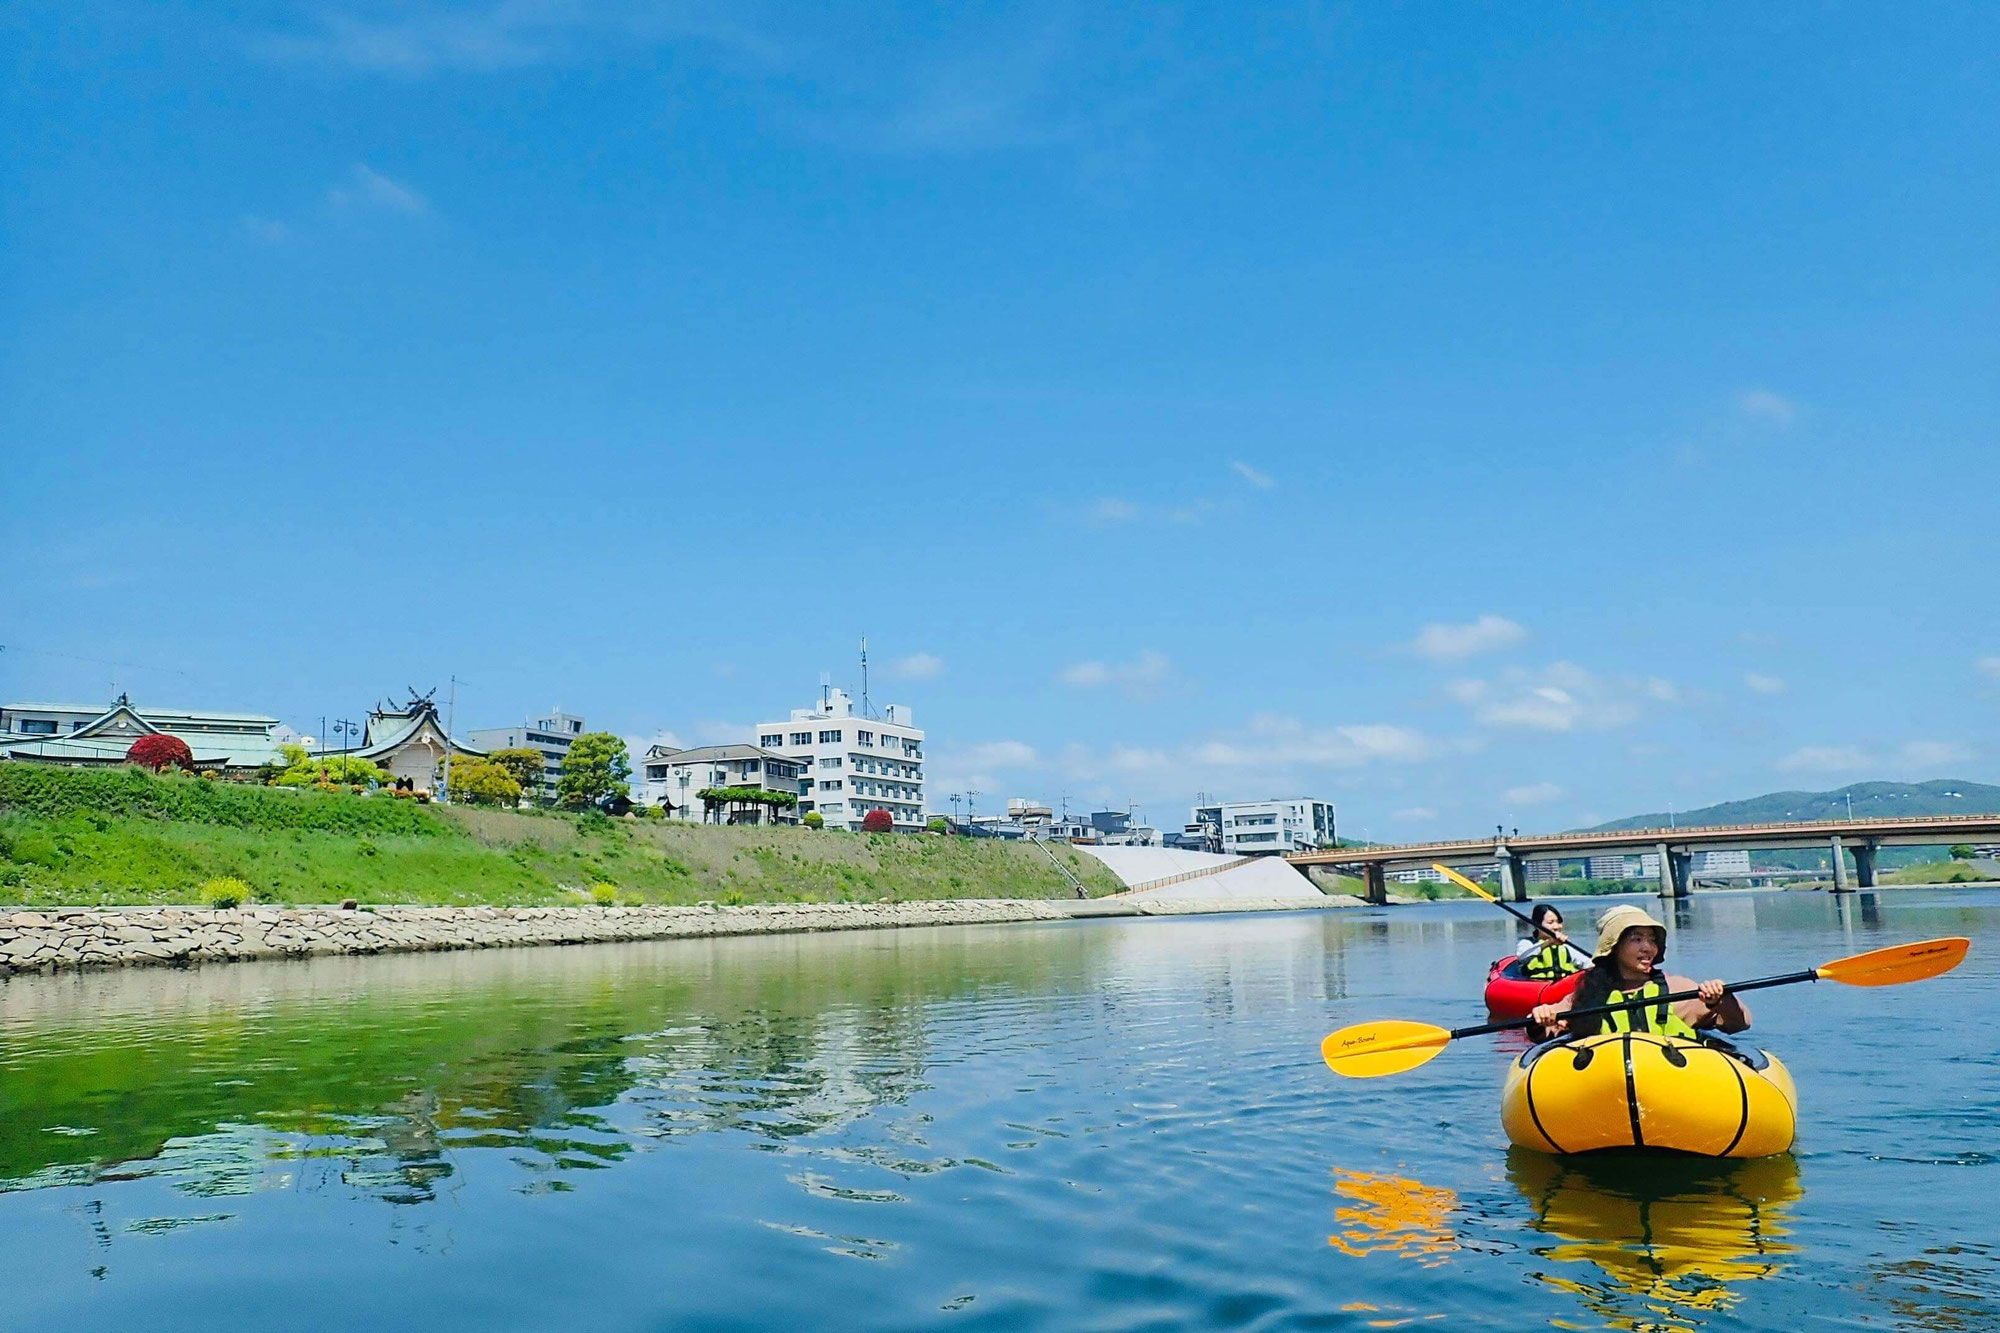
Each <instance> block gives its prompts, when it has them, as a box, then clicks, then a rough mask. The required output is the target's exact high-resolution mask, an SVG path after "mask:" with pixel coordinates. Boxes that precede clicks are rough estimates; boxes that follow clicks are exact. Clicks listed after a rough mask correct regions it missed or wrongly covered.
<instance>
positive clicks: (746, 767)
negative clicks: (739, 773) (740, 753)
mask: <svg viewBox="0 0 2000 1333" xmlns="http://www.w3.org/2000/svg"><path fill="white" fill-rule="evenodd" d="M743 771H744V772H745V773H758V772H762V771H763V770H761V769H759V768H758V767H757V761H756V760H755V759H745V760H744V761H743Z"/></svg>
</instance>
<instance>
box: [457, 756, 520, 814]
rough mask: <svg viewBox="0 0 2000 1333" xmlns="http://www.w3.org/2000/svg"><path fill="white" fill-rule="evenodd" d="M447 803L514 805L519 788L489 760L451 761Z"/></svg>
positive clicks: (516, 783)
mask: <svg viewBox="0 0 2000 1333" xmlns="http://www.w3.org/2000/svg"><path fill="white" fill-rule="evenodd" d="M451 799H452V800H454V801H464V802H466V803H467V804H468V805H514V804H517V803H518V802H519V801H520V799H521V784H520V783H519V782H518V781H516V780H515V778H514V775H513V773H511V772H509V771H508V770H507V769H505V768H503V767H501V766H500V765H499V764H496V763H494V762H493V761H492V760H490V759H454V760H453V761H452V765H451Z"/></svg>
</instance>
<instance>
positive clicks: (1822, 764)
mask: <svg viewBox="0 0 2000 1333" xmlns="http://www.w3.org/2000/svg"><path fill="white" fill-rule="evenodd" d="M1874 766H1875V761H1874V759H1873V758H1871V757H1870V756H1869V754H1868V752H1867V751H1865V750H1863V749H1861V748H1860V747H1858V746H1853V745H1805V746H1801V747H1799V748H1798V749H1796V750H1794V751H1792V752H1791V753H1790V754H1788V755H1786V756H1785V757H1784V758H1783V759H1780V760H1779V761H1778V771H1779V772H1780V773H1858V772H1861V771H1863V770H1865V769H1869V768H1873V767H1874Z"/></svg>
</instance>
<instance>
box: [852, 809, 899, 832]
mask: <svg viewBox="0 0 2000 1333" xmlns="http://www.w3.org/2000/svg"><path fill="white" fill-rule="evenodd" d="M861 831H862V832H863V833H894V832H895V831H896V821H895V820H894V819H891V818H890V817H889V812H888V811H887V810H870V811H869V812H868V813H867V814H865V815H863V816H861Z"/></svg>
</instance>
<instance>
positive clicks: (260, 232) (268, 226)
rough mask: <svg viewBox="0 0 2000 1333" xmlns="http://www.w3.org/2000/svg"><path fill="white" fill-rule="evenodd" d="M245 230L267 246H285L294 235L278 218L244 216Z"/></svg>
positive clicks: (253, 215)
mask: <svg viewBox="0 0 2000 1333" xmlns="http://www.w3.org/2000/svg"><path fill="white" fill-rule="evenodd" d="M243 230H244V231H245V232H247V233H248V234H249V235H250V236H251V237H252V238H253V239H255V240H259V241H262V242H263V243H264V244H266V245H280V244H283V243H284V242H285V241H287V240H289V239H290V238H291V235H292V229H291V228H290V227H289V226H287V225H285V224H284V223H282V222H280V221H278V220H277V219H276V218H260V217H257V216H256V215H255V214H246V215H245V216H244V218H243Z"/></svg>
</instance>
